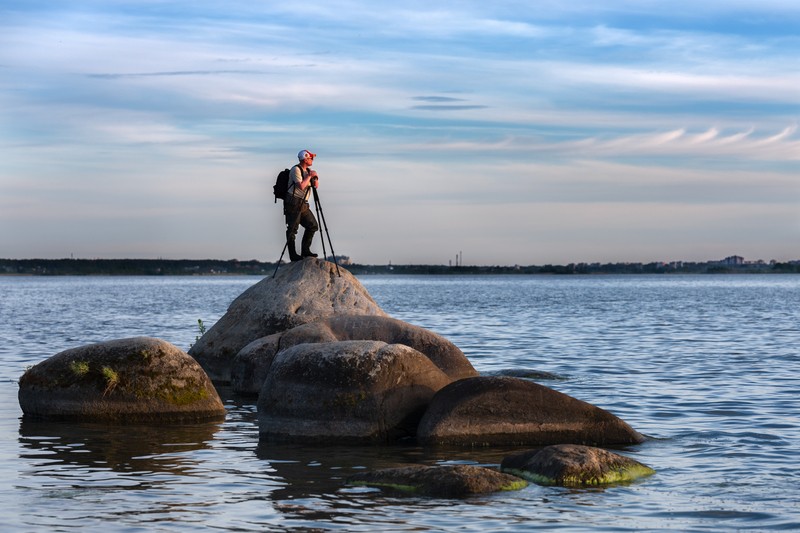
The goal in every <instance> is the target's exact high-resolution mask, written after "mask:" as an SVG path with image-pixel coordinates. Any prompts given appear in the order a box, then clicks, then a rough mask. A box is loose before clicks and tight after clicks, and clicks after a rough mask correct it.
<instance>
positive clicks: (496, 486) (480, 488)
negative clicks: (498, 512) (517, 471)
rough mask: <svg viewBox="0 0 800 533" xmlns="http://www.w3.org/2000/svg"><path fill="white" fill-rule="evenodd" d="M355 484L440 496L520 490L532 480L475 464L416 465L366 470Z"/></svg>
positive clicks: (351, 480) (360, 474) (351, 481)
mask: <svg viewBox="0 0 800 533" xmlns="http://www.w3.org/2000/svg"><path fill="white" fill-rule="evenodd" d="M347 482H348V483H350V484H352V485H364V486H369V487H383V488H390V489H395V490H400V491H404V492H410V493H413V494H422V495H426V496H434V497H437V498H455V497H460V496H469V495H472V494H486V493H490V492H499V491H505V490H519V489H522V488H525V487H526V486H527V485H528V483H527V482H526V481H525V480H523V479H520V478H519V477H516V476H512V475H508V474H504V473H501V472H497V471H496V470H492V469H489V468H485V467H480V466H471V465H454V466H424V465H413V466H406V467H401V468H388V469H385V470H378V471H376V472H363V473H359V474H355V475H353V476H351V477H350V478H348V480H347Z"/></svg>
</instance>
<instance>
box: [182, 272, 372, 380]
mask: <svg viewBox="0 0 800 533" xmlns="http://www.w3.org/2000/svg"><path fill="white" fill-rule="evenodd" d="M339 272H340V273H341V276H339V275H337V271H336V265H335V264H334V263H330V262H328V261H322V260H317V259H313V258H308V259H305V260H303V261H297V262H294V263H291V264H289V265H285V266H282V267H281V268H280V269H279V270H278V273H277V275H276V276H275V277H274V278H272V277H268V278H264V279H263V280H261V281H260V282H258V283H257V284H255V285H253V286H252V287H250V288H249V289H247V290H246V291H245V292H243V293H242V294H241V295H240V296H239V297H238V298H236V299H235V300H234V301H233V302H232V303H231V305H230V307H229V308H228V311H227V312H226V313H225V314H224V315H223V316H222V317H221V318H220V319H219V321H217V322H216V323H215V324H214V325H213V326H212V327H211V328H209V329H208V331H206V332H205V334H204V335H203V336H202V337H200V339H198V340H197V342H196V343H195V344H194V346H192V347H191V349H190V350H189V355H191V356H192V357H194V358H195V359H197V361H198V362H199V363H200V364H201V365H202V367H203V368H204V369H205V371H206V372H207V373H208V375H209V377H211V379H212V380H214V381H215V382H220V383H228V382H230V379H231V364H232V361H233V358H234V356H235V355H236V354H237V353H239V351H240V350H241V349H242V348H244V347H245V346H246V345H248V344H249V343H251V342H253V341H254V340H256V339H260V338H261V337H266V336H268V335H272V334H273V333H278V332H281V331H286V330H288V329H292V328H294V327H297V326H300V325H302V324H306V323H309V322H315V321H317V320H320V319H322V318H325V317H329V316H333V315H337V314H349V315H354V314H355V315H378V316H386V313H384V312H383V310H382V309H381V308H380V307H379V306H378V304H376V303H375V301H374V300H373V299H372V297H371V296H370V295H369V293H368V292H367V291H366V289H364V287H363V286H362V285H361V283H359V281H358V280H357V279H356V278H355V277H354V276H353V275H352V274H350V273H349V272H348V271H347V270H345V269H343V268H341V267H339Z"/></svg>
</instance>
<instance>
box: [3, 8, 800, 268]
mask: <svg viewBox="0 0 800 533" xmlns="http://www.w3.org/2000/svg"><path fill="white" fill-rule="evenodd" d="M798 28H800V2H797V1H795V0H758V1H754V0H748V1H741V0H704V1H702V2H698V1H696V0H695V1H691V2H690V1H684V0H671V1H669V2H664V1H660V2H659V1H654V0H636V1H633V0H630V1H625V0H619V1H611V0H609V1H598V0H570V1H569V2H565V1H563V0H558V1H555V0H554V1H550V0H542V1H528V0H525V1H503V0H500V1H493V2H487V1H485V0H476V1H471V0H464V1H440V2H430V1H426V2H423V1H404V0H397V1H394V2H380V1H374V0H373V1H370V2H367V1H347V0H345V1H334V2H331V1H327V0H326V1H324V2H321V1H318V0H309V1H304V2H293V1H283V2H271V1H253V0H247V1H241V0H226V1H225V2H222V1H213V2H212V1H206V0H192V1H160V0H141V1H123V0H84V1H73V0H59V1H58V2H53V1H52V0H47V1H41V0H24V1H19V0H4V1H3V2H2V3H0V257H2V258H16V259H23V258H66V257H74V258H153V259H155V258H164V259H203V258H211V259H239V260H250V259H257V260H260V261H276V260H277V259H278V257H279V256H280V254H281V251H282V248H283V244H284V239H285V233H284V231H285V226H284V221H283V215H282V209H281V204H280V202H279V203H277V204H275V203H273V198H272V185H273V183H274V181H275V176H276V175H277V173H278V172H279V171H280V170H282V169H284V168H287V167H290V166H292V165H293V164H295V163H296V162H297V152H298V151H299V150H301V149H308V150H310V151H312V152H314V153H316V154H317V158H316V160H315V162H314V168H315V169H316V170H317V172H318V173H319V176H320V180H319V189H318V193H319V195H318V196H319V200H320V207H321V208H322V213H323V214H324V218H325V227H327V234H328V236H329V238H328V237H326V239H325V244H326V249H327V251H328V253H330V251H331V248H330V245H333V250H334V251H335V252H336V253H337V254H338V255H348V256H350V257H351V258H352V260H353V261H354V262H357V263H361V264H389V263H391V264H455V262H456V258H457V257H459V258H460V261H461V264H463V265H545V264H568V263H580V262H587V263H593V262H601V263H606V262H652V261H678V260H682V261H706V260H716V259H722V258H724V257H727V256H731V255H739V256H742V257H744V258H745V259H747V260H757V259H764V260H767V261H768V260H771V259H775V260H778V261H787V260H794V259H800V132H798V121H800V31H798ZM312 209H314V207H313V203H312ZM298 244H299V243H298ZM313 248H314V250H315V251H317V252H321V251H322V250H321V248H322V246H321V242H320V239H319V236H318V237H317V238H316V239H315V242H314V246H313Z"/></svg>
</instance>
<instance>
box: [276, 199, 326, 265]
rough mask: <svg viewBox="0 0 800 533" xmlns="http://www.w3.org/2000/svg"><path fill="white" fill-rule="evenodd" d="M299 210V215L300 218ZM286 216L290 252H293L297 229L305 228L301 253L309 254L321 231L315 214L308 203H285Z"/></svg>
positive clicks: (287, 240)
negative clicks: (315, 238)
mask: <svg viewBox="0 0 800 533" xmlns="http://www.w3.org/2000/svg"><path fill="white" fill-rule="evenodd" d="M298 209H299V215H300V216H298ZM283 212H284V214H285V215H286V242H287V243H289V250H290V251H293V250H294V249H295V248H294V241H295V238H296V237H297V229H298V227H299V226H303V228H304V229H305V231H304V232H303V244H302V251H301V253H308V252H309V251H310V250H311V241H312V240H313V239H314V234H315V233H316V232H317V231H319V224H317V219H316V218H315V217H314V213H312V212H311V209H310V208H309V206H308V202H296V203H290V202H285V203H284V209H283Z"/></svg>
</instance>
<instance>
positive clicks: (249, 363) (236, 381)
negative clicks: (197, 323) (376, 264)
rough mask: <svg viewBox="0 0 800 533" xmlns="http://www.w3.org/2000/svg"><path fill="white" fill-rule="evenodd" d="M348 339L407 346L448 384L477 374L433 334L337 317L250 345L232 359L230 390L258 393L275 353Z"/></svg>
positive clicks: (383, 320)
mask: <svg viewBox="0 0 800 533" xmlns="http://www.w3.org/2000/svg"><path fill="white" fill-rule="evenodd" d="M349 340H374V341H382V342H385V343H387V344H404V345H406V346H410V347H411V348H414V349H415V350H417V351H419V352H422V353H423V354H425V355H426V356H427V357H428V358H429V359H430V360H431V361H432V362H433V364H435V365H436V366H437V367H438V368H439V369H440V370H442V371H443V372H444V373H445V374H446V375H447V376H448V377H450V378H451V381H454V380H458V379H462V378H466V377H473V376H477V375H478V372H477V371H476V370H475V368H473V366H472V364H471V363H470V362H469V360H468V359H467V358H466V356H465V355H464V353H463V352H462V351H461V350H460V349H459V348H458V347H457V346H456V345H455V344H453V343H452V342H450V341H449V340H447V339H445V338H444V337H442V336H441V335H437V334H436V333H433V332H432V331H429V330H427V329H425V328H422V327H419V326H414V325H412V324H409V323H407V322H403V321H402V320H397V319H395V318H390V317H386V316H369V315H339V316H333V317H328V318H324V319H322V320H319V321H317V322H313V323H310V324H304V325H302V326H298V327H296V328H294V329H291V330H289V331H286V332H284V333H276V334H274V335H270V336H268V337H264V338H261V339H258V340H255V341H253V342H251V343H250V344H248V345H247V346H245V347H244V348H242V350H241V351H240V352H239V353H238V354H237V355H236V357H235V358H234V360H233V364H232V366H231V387H232V389H233V390H234V392H237V393H239V394H258V393H259V392H260V391H261V386H262V385H263V383H264V379H265V378H266V375H267V372H268V371H269V367H270V365H271V364H272V361H273V359H274V358H275V355H276V354H277V353H278V351H280V350H285V349H287V348H290V347H292V346H296V345H298V344H307V343H319V342H336V341H349Z"/></svg>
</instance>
